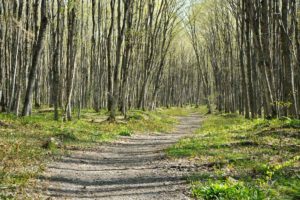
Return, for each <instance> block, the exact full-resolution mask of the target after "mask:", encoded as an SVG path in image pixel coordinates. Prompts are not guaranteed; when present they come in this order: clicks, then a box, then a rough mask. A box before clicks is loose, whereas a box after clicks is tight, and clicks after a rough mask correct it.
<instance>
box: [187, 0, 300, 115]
mask: <svg viewBox="0 0 300 200" xmlns="http://www.w3.org/2000/svg"><path fill="white" fill-rule="evenodd" d="M299 4H300V2H299V1H298V0H226V1H223V0H206V1H202V3H200V4H198V5H197V6H193V7H192V8H191V11H190V14H189V15H188V17H187V18H188V19H187V29H188V32H189V36H190V40H191V42H192V44H193V48H194V52H195V56H196V60H197V65H198V66H199V71H200V74H201V77H202V79H201V82H202V85H203V89H204V90H203V93H204V95H205V97H206V100H207V101H206V102H207V104H208V106H209V107H211V104H212V103H215V104H216V106H217V109H218V110H220V111H225V112H236V111H240V112H241V113H244V114H245V116H246V117H247V118H250V117H251V118H255V117H257V116H262V115H263V116H265V117H278V116H290V117H299V112H300V63H299V59H300V46H299V43H300V36H299V30H300V26H299V20H300V18H299V17H300V12H299Z"/></svg>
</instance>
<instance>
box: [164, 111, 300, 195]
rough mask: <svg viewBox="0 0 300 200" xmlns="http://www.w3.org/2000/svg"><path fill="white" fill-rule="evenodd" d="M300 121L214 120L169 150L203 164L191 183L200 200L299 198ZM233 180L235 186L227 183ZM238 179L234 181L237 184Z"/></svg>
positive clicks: (230, 117) (223, 116) (214, 117)
mask: <svg viewBox="0 0 300 200" xmlns="http://www.w3.org/2000/svg"><path fill="white" fill-rule="evenodd" d="M299 125H300V121H299V120H292V119H289V118H284V119H274V120H265V119H255V120H246V119H244V118H243V117H241V116H239V115H237V114H219V115H211V116H209V117H208V119H206V120H205V122H204V123H203V124H202V127H201V128H200V129H199V130H198V131H197V134H196V135H195V136H194V137H191V138H186V139H183V140H181V141H180V142H179V143H177V144H176V145H174V146H173V147H171V148H169V149H168V150H167V154H168V155H169V156H170V157H173V158H189V159H192V160H194V162H197V164H199V166H200V167H199V170H198V172H196V173H194V174H191V175H190V177H189V180H190V182H191V185H192V194H193V195H194V197H196V198H198V199H205V200H213V199H216V200H218V199H224V200H231V199H241V200H257V199H278V200H282V199H290V200H296V199H300V157H299V156H300V129H299V127H300V126H299ZM228 180H231V181H228ZM232 180H234V181H232Z"/></svg>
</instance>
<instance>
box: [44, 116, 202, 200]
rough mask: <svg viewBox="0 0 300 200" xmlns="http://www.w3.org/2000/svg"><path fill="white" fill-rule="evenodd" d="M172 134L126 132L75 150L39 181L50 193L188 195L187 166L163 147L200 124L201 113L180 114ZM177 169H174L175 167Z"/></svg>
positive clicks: (120, 197) (90, 196) (112, 196)
mask: <svg viewBox="0 0 300 200" xmlns="http://www.w3.org/2000/svg"><path fill="white" fill-rule="evenodd" d="M179 120H180V124H179V125H177V127H176V130H175V131H174V132H172V133H168V134H159V135H158V134H148V135H134V136H132V137H124V138H122V139H121V140H119V141H117V142H116V143H113V144H108V145H104V146H101V147H99V148H98V149H97V150H90V151H72V152H71V153H70V155H69V156H65V157H63V158H62V159H61V160H59V161H57V162H55V163H52V164H51V165H50V166H48V169H47V170H46V172H45V175H44V177H41V182H42V183H41V185H46V188H47V190H45V191H44V196H45V197H46V198H48V199H116V200H123V199H124V200H125V199H128V200H129V199H130V200H133V199H139V200H143V199H159V200H164V199H170V200H181V199H189V198H188V197H187V196H186V195H185V194H184V191H185V189H186V183H185V181H184V179H183V176H184V174H185V173H186V172H185V171H184V170H181V168H180V164H179V163H178V162H176V163H175V162H174V161H169V160H167V159H165V155H164V152H163V150H164V149H166V148H167V147H168V146H170V145H172V144H174V143H176V142H177V141H178V140H179V139H180V138H182V137H185V136H187V135H189V134H191V133H192V132H193V131H194V130H195V129H197V128H198V127H199V126H200V121H201V117H200V116H199V115H191V116H188V117H180V118H179ZM174 169H176V170H174Z"/></svg>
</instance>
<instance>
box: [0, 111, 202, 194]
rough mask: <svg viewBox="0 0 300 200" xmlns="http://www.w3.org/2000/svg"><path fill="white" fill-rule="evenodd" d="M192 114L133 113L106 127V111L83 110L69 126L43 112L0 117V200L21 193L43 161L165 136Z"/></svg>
mask: <svg viewBox="0 0 300 200" xmlns="http://www.w3.org/2000/svg"><path fill="white" fill-rule="evenodd" d="M195 111H197V110H196V109H192V108H187V109H185V108H180V109H176V108H171V109H159V110H157V111H139V110H133V111H130V112H129V113H128V120H122V119H121V118H120V117H119V118H118V123H108V122H105V119H106V118H107V116H106V111H101V112H100V113H95V112H93V111H90V110H85V111H83V112H82V118H81V119H80V120H77V119H74V120H73V121H71V122H62V121H54V120H53V113H52V112H50V110H49V111H47V109H46V110H45V111H44V110H43V111H38V110H37V111H36V112H35V113H34V114H33V115H32V116H30V117H24V118H18V117H15V116H13V115H8V114H0V122H1V125H0V199H11V198H12V197H14V196H15V195H16V194H19V195H20V194H21V195H22V193H25V190H24V188H26V187H29V186H30V183H31V181H30V180H32V179H34V177H36V176H37V175H38V174H40V173H41V172H42V171H43V170H44V168H45V163H46V161H49V160H51V158H55V157H57V156H60V155H63V154H64V153H67V150H68V149H70V148H73V147H76V148H93V147H94V146H97V145H101V144H102V143H106V142H112V141H114V140H116V139H118V138H119V137H120V136H129V137H130V136H131V135H132V134H142V133H145V132H157V133H159V132H170V131H171V130H172V129H173V127H174V124H176V123H177V120H176V119H175V118H174V116H179V115H183V114H185V115H187V114H188V113H191V112H195ZM32 184H34V183H32ZM33 187H34V186H33Z"/></svg>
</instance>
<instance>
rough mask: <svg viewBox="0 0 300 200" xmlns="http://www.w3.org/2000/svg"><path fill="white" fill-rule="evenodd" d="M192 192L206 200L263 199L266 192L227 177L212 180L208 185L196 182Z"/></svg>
mask: <svg viewBox="0 0 300 200" xmlns="http://www.w3.org/2000/svg"><path fill="white" fill-rule="evenodd" d="M192 194H193V196H195V197H196V198H199V199H200V198H202V199H205V200H262V199H265V197H264V193H263V192H262V191H261V190H259V189H258V188H255V187H252V186H247V185H245V184H244V182H241V181H235V180H232V179H227V180H226V181H215V182H210V183H208V184H207V185H203V184H201V183H199V182H198V183H194V184H193V187H192Z"/></svg>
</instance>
